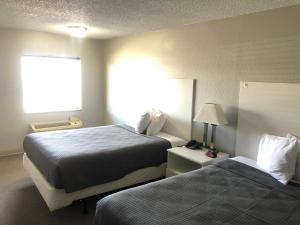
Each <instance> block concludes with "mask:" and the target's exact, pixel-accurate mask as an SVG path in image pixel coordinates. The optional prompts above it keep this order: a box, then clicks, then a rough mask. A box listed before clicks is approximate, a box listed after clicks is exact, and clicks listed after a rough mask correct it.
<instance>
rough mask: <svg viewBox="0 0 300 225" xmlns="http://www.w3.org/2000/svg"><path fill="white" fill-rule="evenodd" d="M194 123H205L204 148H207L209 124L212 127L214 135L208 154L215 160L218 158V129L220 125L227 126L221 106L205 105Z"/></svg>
mask: <svg viewBox="0 0 300 225" xmlns="http://www.w3.org/2000/svg"><path fill="white" fill-rule="evenodd" d="M194 121H196V122H202V123H204V133H203V146H204V147H207V130H208V124H211V125H212V135H211V142H210V150H209V151H208V152H207V153H206V154H207V155H208V156H210V157H212V158H215V157H216V156H217V153H216V148H215V138H216V128H217V126H218V125H225V124H227V120H226V118H225V115H224V112H223V110H222V108H221V106H220V105H219V104H215V103H205V104H204V106H203V107H202V108H201V110H200V111H199V112H198V114H197V115H196V116H195V118H194Z"/></svg>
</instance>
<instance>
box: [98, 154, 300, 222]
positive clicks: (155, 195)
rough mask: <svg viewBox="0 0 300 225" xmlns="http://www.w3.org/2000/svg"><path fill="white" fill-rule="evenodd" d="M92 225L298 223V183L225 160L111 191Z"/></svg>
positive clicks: (299, 187)
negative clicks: (280, 180)
mask: <svg viewBox="0 0 300 225" xmlns="http://www.w3.org/2000/svg"><path fill="white" fill-rule="evenodd" d="M96 224H97V225H112V224H113V225H142V224H143V225H146V224H147V225H148V224H149V225H150V224H152V225H162V224H163V225H171V224H172V225H196V224H197V225H221V224H222V225H299V224H300V186H293V185H291V184H289V185H286V186H284V185H282V184H280V183H279V182H277V181H276V180H275V179H273V178H272V177H271V176H269V175H267V174H265V173H263V172H261V171H259V170H256V169H254V168H252V167H249V166H247V165H245V164H241V163H239V162H236V161H233V160H230V159H229V160H224V161H222V162H220V163H218V164H216V165H213V166H208V167H204V168H202V169H200V170H197V171H193V172H190V173H187V174H183V175H180V176H176V177H172V178H168V179H165V180H162V181H158V182H154V183H151V184H148V185H144V186H140V187H137V188H133V189H129V190H125V191H122V192H119V193H116V194H113V195H110V196H108V197H106V198H104V199H102V200H100V201H99V202H98V204H97V211H96Z"/></svg>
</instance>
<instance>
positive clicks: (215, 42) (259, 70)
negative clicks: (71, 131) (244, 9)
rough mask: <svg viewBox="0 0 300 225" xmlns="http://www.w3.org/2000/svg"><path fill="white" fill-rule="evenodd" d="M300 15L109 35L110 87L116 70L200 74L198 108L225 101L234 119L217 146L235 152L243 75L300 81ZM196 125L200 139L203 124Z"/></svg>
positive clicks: (279, 12) (275, 13) (294, 10)
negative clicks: (113, 37)
mask: <svg viewBox="0 0 300 225" xmlns="http://www.w3.org/2000/svg"><path fill="white" fill-rule="evenodd" d="M299 21H300V6H296V7H289V8H282V9H276V10H272V11H267V12H263V13H256V14H251V15H245V16H239V17H234V18H230V19H225V20H218V21H213V22H207V23H202V24H196V25H189V26H182V27H178V28H173V29H165V30H160V31H154V32H148V33H143V34H137V35H131V36H128V37H124V38H116V39H113V40H109V41H107V42H106V57H107V58H106V59H107V83H108V88H110V87H114V86H116V85H118V84H117V83H118V82H117V81H115V79H114V80H112V79H111V77H112V75H114V76H115V75H116V74H117V75H118V76H120V78H121V77H122V79H120V80H122V82H123V83H122V85H126V82H124V80H126V79H124V76H125V77H128V79H127V82H128V83H129V82H134V80H133V79H132V78H134V77H136V76H144V77H147V78H149V77H151V76H153V77H156V76H161V77H176V78H194V79H197V85H196V86H197V87H196V88H197V90H196V105H195V111H196V112H197V111H198V110H199V109H200V107H201V105H202V104H203V103H204V102H217V103H220V104H222V106H223V108H224V110H225V113H226V116H227V118H228V120H229V123H230V124H229V125H228V126H226V127H220V128H218V129H217V146H218V147H219V149H221V150H224V151H226V152H229V153H232V154H233V153H234V149H235V136H236V132H235V131H236V123H237V107H238V96H239V81H241V80H247V81H266V82H300V26H299ZM132 74H135V75H136V76H132ZM107 93H108V95H107V98H106V100H107V114H106V116H107V118H106V120H107V122H108V123H111V122H114V119H113V117H112V112H110V100H111V99H110V97H111V95H110V93H109V90H108V92H107ZM128 101H130V99H128ZM194 126H195V127H194V137H195V138H197V139H201V132H202V127H201V125H198V124H194Z"/></svg>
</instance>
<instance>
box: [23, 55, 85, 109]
mask: <svg viewBox="0 0 300 225" xmlns="http://www.w3.org/2000/svg"><path fill="white" fill-rule="evenodd" d="M21 67H22V71H21V73H22V84H23V107H24V112H25V113H41V112H58V111H73V110H80V109H81V60H80V59H73V58H59V57H44V56H22V58H21Z"/></svg>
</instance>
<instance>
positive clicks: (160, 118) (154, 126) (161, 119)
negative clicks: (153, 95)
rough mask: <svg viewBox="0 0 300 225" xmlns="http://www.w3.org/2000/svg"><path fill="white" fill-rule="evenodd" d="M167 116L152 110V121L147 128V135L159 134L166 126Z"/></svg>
mask: <svg viewBox="0 0 300 225" xmlns="http://www.w3.org/2000/svg"><path fill="white" fill-rule="evenodd" d="M165 122H166V116H165V115H164V114H163V113H162V112H161V111H156V110H152V119H151V122H150V124H149V126H148V128H147V132H146V133H147V135H155V134H157V133H158V132H159V131H160V130H161V129H162V128H163V126H164V124H165Z"/></svg>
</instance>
